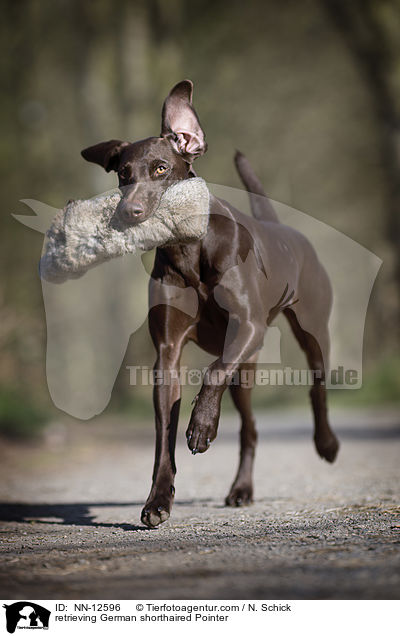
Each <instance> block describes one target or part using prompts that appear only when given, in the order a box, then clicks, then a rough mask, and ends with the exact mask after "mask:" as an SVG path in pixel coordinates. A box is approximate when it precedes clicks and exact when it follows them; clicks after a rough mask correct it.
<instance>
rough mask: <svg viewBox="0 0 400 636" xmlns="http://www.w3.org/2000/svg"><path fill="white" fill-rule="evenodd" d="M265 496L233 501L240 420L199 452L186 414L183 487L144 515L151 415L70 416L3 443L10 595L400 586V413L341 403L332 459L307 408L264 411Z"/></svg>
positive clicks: (1, 494)
mask: <svg viewBox="0 0 400 636" xmlns="http://www.w3.org/2000/svg"><path fill="white" fill-rule="evenodd" d="M257 419H258V428H259V447H258V453H257V463H256V474H255V499H256V500H255V503H254V505H253V506H251V507H248V508H237V509H228V508H225V507H224V506H223V500H224V497H225V495H226V494H227V492H228V489H229V486H230V483H231V481H232V478H233V474H234V472H235V470H236V464H237V455H238V444H237V422H236V418H234V416H233V415H228V416H226V417H224V418H222V423H221V427H220V435H219V437H218V439H217V440H216V442H214V444H213V445H212V447H211V448H210V450H209V451H208V452H207V453H206V454H205V455H197V456H195V457H193V456H192V455H191V454H190V453H189V451H188V450H187V448H186V446H185V443H184V428H185V427H184V425H183V423H182V426H181V430H180V437H179V443H178V451H177V465H178V476H177V483H176V502H175V507H174V509H173V514H172V517H171V519H170V520H169V521H168V522H167V523H166V524H164V525H163V526H161V527H160V528H158V529H155V530H147V529H145V528H144V527H143V526H141V524H140V520H139V519H140V511H141V508H142V505H143V502H144V500H145V498H146V496H147V491H148V489H149V485H150V476H151V469H152V460H153V432H152V424H149V425H148V427H146V428H140V429H135V428H133V427H131V426H129V425H127V424H126V423H125V422H123V421H121V420H113V419H111V418H101V419H100V420H98V422H97V423H82V424H76V423H72V422H68V421H65V422H59V423H55V424H53V425H52V426H51V427H50V428H49V429H48V431H47V433H46V438H45V440H44V442H43V443H41V444H35V445H24V446H19V445H12V444H10V443H7V444H6V445H4V446H3V448H2V451H1V457H0V459H1V468H0V473H1V487H0V501H1V502H2V503H1V520H2V523H1V532H0V537H1V555H2V558H1V566H0V586H1V590H0V596H1V597H2V598H3V599H17V598H30V599H57V598H59V599H68V598H75V599H88V598H89V599H90V598H98V599H117V598H118V599H130V598H142V599H151V598H158V599H162V598H164V599H186V598H199V599H200V598H210V599H212V598H215V599H230V598H232V599H234V598H242V599H253V598H255V599H261V598H265V599H296V598H306V599H308V598H364V599H365V598H367V599H376V598H391V599H393V598H399V596H400V550H399V548H400V500H399V476H400V461H399V460H400V452H399V451H400V417H399V414H398V413H396V412H395V411H394V410H393V411H388V410H385V411H381V412H379V411H376V412H372V411H347V412H344V411H337V412H335V413H333V414H332V417H331V420H332V423H333V426H334V428H335V431H336V432H337V434H338V436H339V439H340V441H341V450H340V453H339V458H338V460H337V462H336V463H335V464H334V465H333V466H331V465H328V464H327V463H326V462H324V461H322V460H320V459H319V457H318V456H317V455H316V453H315V451H314V449H313V446H312V443H311V441H310V438H311V424H310V414H309V413H308V411H307V412H306V411H304V412H289V413H288V412H285V411H276V412H274V411H268V412H263V413H259V414H258V418H257Z"/></svg>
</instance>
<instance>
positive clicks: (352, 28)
mask: <svg viewBox="0 0 400 636" xmlns="http://www.w3.org/2000/svg"><path fill="white" fill-rule="evenodd" d="M323 4H324V5H325V7H326V9H327V10H328V12H329V15H330V16H331V19H332V20H333V22H334V23H335V25H336V27H337V28H338V29H339V31H340V33H341V34H342V35H343V37H344V39H345V42H346V44H347V46H348V48H349V50H350V52H351V53H352V55H353V57H354V60H355V62H356V64H357V67H358V69H359V70H360V72H361V73H362V75H363V77H364V81H365V83H366V85H367V87H368V89H369V92H370V95H371V101H372V105H373V108H374V111H375V116H376V120H377V122H378V126H379V132H380V139H381V161H382V167H383V170H384V177H385V180H386V193H387V204H386V215H387V216H386V232H387V239H388V241H389V242H390V244H391V245H392V247H393V253H394V259H395V260H394V265H393V275H394V278H395V283H396V288H397V299H396V300H397V302H396V306H395V310H394V311H395V314H396V316H395V319H396V328H397V330H399V328H400V249H399V248H400V79H399V68H400V39H399V31H400V1H399V0H380V1H379V2H376V0H352V2H348V0H323ZM397 335H398V334H397Z"/></svg>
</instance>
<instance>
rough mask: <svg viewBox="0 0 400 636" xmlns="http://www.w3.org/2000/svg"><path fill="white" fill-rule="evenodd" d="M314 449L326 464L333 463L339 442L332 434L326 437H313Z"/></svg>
mask: <svg viewBox="0 0 400 636" xmlns="http://www.w3.org/2000/svg"><path fill="white" fill-rule="evenodd" d="M314 443H315V448H316V449H317V453H318V455H319V456H320V457H322V458H323V459H326V461H327V462H329V463H331V464H332V462H334V461H335V459H336V456H337V454H338V450H339V442H338V440H337V437H336V436H335V435H334V434H333V433H332V434H331V435H329V436H328V437H326V436H325V437H321V438H319V437H317V436H315V437H314Z"/></svg>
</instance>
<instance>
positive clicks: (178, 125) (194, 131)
mask: <svg viewBox="0 0 400 636" xmlns="http://www.w3.org/2000/svg"><path fill="white" fill-rule="evenodd" d="M192 93H193V84H192V82H191V81H190V80H183V82H179V84H176V86H174V88H173V89H172V90H171V92H170V93H169V95H168V97H167V99H166V100H165V102H164V105H163V109H162V115H161V137H166V138H167V139H169V140H170V142H171V143H172V145H173V147H174V149H175V150H176V152H178V153H179V154H180V155H181V156H182V157H183V159H185V161H187V162H188V163H191V162H192V161H193V160H194V159H196V158H197V157H200V155H203V154H204V153H205V151H206V150H207V144H206V142H205V135H204V132H203V130H202V128H201V126H200V122H199V118H198V117H197V114H196V111H195V110H194V108H193V106H192Z"/></svg>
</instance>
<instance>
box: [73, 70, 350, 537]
mask: <svg viewBox="0 0 400 636" xmlns="http://www.w3.org/2000/svg"><path fill="white" fill-rule="evenodd" d="M192 91H193V85H192V83H191V82H190V81H188V80H185V81H183V82H180V83H179V84H177V85H176V86H175V87H174V88H173V89H172V90H171V92H170V93H169V95H168V97H167V99H166V100H165V102H164V106H163V110H162V130H161V136H160V137H150V138H149V139H144V140H142V141H138V142H136V143H129V142H122V141H117V140H112V141H108V142H103V143H100V144H97V145H95V146H91V147H90V148H86V149H85V150H83V151H82V155H83V157H84V158H85V159H87V160H88V161H92V162H95V163H97V164H100V165H101V166H103V167H104V168H105V169H106V170H107V172H109V171H110V170H114V171H116V172H117V173H118V177H119V186H120V188H121V189H122V191H123V198H122V199H121V202H120V203H119V205H118V208H117V211H116V214H120V215H122V217H123V218H124V220H125V221H128V222H129V223H132V224H137V223H140V222H141V221H143V220H144V219H146V218H148V217H149V216H151V214H152V213H153V212H154V210H155V209H156V208H157V205H158V202H159V200H160V197H161V195H162V193H163V191H164V190H165V189H166V187H167V186H168V184H170V183H171V181H176V180H182V179H189V178H191V177H193V176H194V172H193V171H192V168H191V166H192V162H193V161H194V159H196V158H197V157H199V156H200V155H202V154H204V152H205V151H206V149H207V145H206V143H205V137H204V133H203V130H202V128H201V126H200V122H199V119H198V117H197V115H196V112H195V110H194V109H193V107H192ZM235 161H236V166H237V169H238V172H239V174H240V176H241V178H242V180H243V183H244V184H245V186H246V188H247V189H248V190H249V192H253V193H255V194H258V195H262V196H258V197H252V199H251V201H252V212H253V216H254V217H255V218H251V217H248V216H247V215H244V214H242V213H241V212H239V211H238V210H236V209H235V208H233V207H232V206H230V205H229V204H228V203H226V202H225V201H222V200H220V199H217V198H215V197H211V204H210V220H209V225H208V231H207V234H206V236H205V238H204V239H202V240H201V241H197V242H194V243H187V244H182V245H173V246H168V247H159V248H158V249H157V253H156V258H155V263H154V269H153V272H152V280H153V281H155V282H157V281H159V282H162V283H163V284H164V285H165V284H167V285H168V284H170V285H175V286H178V287H182V288H184V287H189V286H190V287H193V288H194V289H195V290H196V292H197V295H198V301H199V310H198V313H197V316H195V318H193V317H190V316H188V315H187V314H185V313H183V312H181V311H180V310H178V309H176V308H174V307H171V306H169V305H168V298H167V297H163V295H162V293H163V292H162V291H161V292H160V291H159V290H160V289H162V286H157V285H156V284H155V285H154V284H151V285H150V294H153V295H157V294H158V295H159V296H158V297H157V296H156V297H154V298H152V302H151V306H152V307H153V308H152V309H151V310H150V313H149V327H150V333H151V337H152V339H153V342H154V345H155V347H156V350H157V361H156V364H155V369H156V370H157V371H161V372H163V373H164V377H166V376H167V375H168V377H170V378H171V377H176V376H177V373H178V369H179V363H180V356H181V352H182V348H183V346H184V345H185V343H186V342H188V341H189V340H192V341H194V342H196V343H197V344H198V345H199V346H200V347H201V348H202V349H204V350H205V351H207V352H208V353H211V354H212V355H215V356H216V360H215V362H213V363H212V364H211V365H210V366H209V368H208V370H207V372H206V375H205V377H204V383H203V385H202V388H201V390H200V392H199V394H198V395H197V397H196V400H195V406H194V408H193V412H192V415H191V419H190V423H189V426H188V429H187V432H186V437H187V442H188V446H189V448H190V450H191V451H192V452H193V453H204V452H205V451H206V450H207V448H208V447H209V445H210V443H211V442H212V441H213V440H214V439H215V437H216V435H217V429H218V421H219V415H220V405H221V398H222V394H223V392H224V391H225V389H226V387H227V386H228V385H229V388H230V391H231V395H232V399H233V402H234V404H235V406H236V407H237V409H238V411H239V414H240V417H241V422H242V426H241V435H240V441H241V446H240V463H239V469H238V472H237V475H236V477H235V480H234V482H233V485H232V487H231V489H230V492H229V494H228V496H227V498H226V504H227V505H230V506H238V505H241V504H246V503H250V502H251V500H252V495H253V485H252V470H253V460H254V452H255V446H256V439H257V434H256V430H255V423H254V418H253V414H252V410H251V405H250V393H251V391H250V389H249V388H248V386H244V385H243V384H240V382H239V383H232V384H230V380H231V379H232V377H233V376H234V374H235V373H236V372H237V371H238V370H239V371H240V370H242V369H248V368H253V367H254V364H255V363H256V360H257V352H258V350H259V349H260V348H261V346H262V344H263V339H264V334H265V330H266V328H267V326H268V325H269V324H270V323H271V321H272V320H273V319H274V317H275V316H276V315H277V314H278V313H279V312H281V311H282V312H283V313H284V315H285V316H286V317H287V319H288V321H289V323H290V326H291V328H292V330H293V333H294V335H295V337H296V339H297V341H298V343H299V345H300V347H301V348H302V349H303V350H304V352H305V354H306V356H307V361H308V364H309V367H310V368H311V369H313V370H315V371H316V373H315V374H314V385H313V387H312V388H311V392H310V395H311V401H312V407H313V412H314V421H315V433H314V441H315V446H316V449H317V452H318V453H319V455H320V456H321V457H323V458H325V459H326V460H328V461H329V462H332V461H334V459H335V457H336V454H337V451H338V442H337V439H336V437H335V435H334V434H333V432H332V430H331V428H330V426H329V423H328V418H327V407H326V391H325V381H324V378H325V369H326V368H327V367H328V356H329V335H328V318H329V313H330V309H331V303H332V292H331V286H330V283H329V279H328V277H327V274H326V272H325V270H324V269H323V267H322V265H321V264H320V262H319V260H318V258H317V256H316V253H315V251H314V249H313V247H312V246H311V245H310V243H309V242H308V241H307V239H306V238H305V237H304V236H303V235H302V234H300V233H299V232H297V231H295V230H293V229H292V228H290V227H287V226H284V225H282V224H280V223H279V221H278V218H277V216H276V214H275V212H274V210H273V208H272V206H271V204H270V203H269V201H268V199H267V198H266V197H265V193H264V191H263V188H262V186H261V184H260V182H259V181H258V179H257V177H256V176H255V175H254V174H253V172H252V170H251V167H250V165H249V163H248V162H247V160H246V159H245V157H244V156H243V155H241V154H240V153H237V155H236V157H235ZM157 302H158V304H157V305H156V303H157ZM154 305H156V306H154ZM216 378H217V381H216ZM180 396H181V389H180V384H179V382H178V381H177V380H176V381H175V382H172V383H171V382H166V383H163V384H160V385H157V386H155V388H154V407H155V416H156V435H157V437H156V453H155V465H154V472H153V485H152V488H151V491H150V495H149V497H148V499H147V502H146V504H145V507H144V509H143V512H142V521H143V523H145V524H146V525H148V526H150V527H153V526H156V525H158V524H159V523H161V522H163V521H165V520H166V519H167V518H168V517H169V514H170V510H171V506H172V501H173V498H174V492H175V490H174V477H175V473H176V467H175V459H174V454H175V440H176V432H177V425H178V416H179V406H180Z"/></svg>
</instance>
